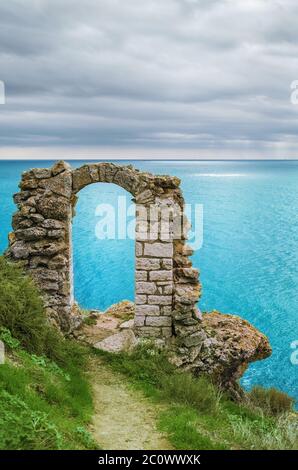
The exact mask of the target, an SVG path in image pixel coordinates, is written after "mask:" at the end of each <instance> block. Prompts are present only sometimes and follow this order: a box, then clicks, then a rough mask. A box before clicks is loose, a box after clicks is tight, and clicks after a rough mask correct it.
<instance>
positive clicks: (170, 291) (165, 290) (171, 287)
mask: <svg viewBox="0 0 298 470" xmlns="http://www.w3.org/2000/svg"><path fill="white" fill-rule="evenodd" d="M173 292H174V284H173V283H171V284H167V285H166V286H164V287H163V290H162V293H163V294H164V295H172V294H173Z"/></svg>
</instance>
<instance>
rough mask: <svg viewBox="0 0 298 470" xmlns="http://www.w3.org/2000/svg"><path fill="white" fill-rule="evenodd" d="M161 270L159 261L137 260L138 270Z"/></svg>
mask: <svg viewBox="0 0 298 470" xmlns="http://www.w3.org/2000/svg"><path fill="white" fill-rule="evenodd" d="M159 268H160V260H159V259H150V258H137V259H136V269H139V270H142V271H154V270H157V269H159Z"/></svg>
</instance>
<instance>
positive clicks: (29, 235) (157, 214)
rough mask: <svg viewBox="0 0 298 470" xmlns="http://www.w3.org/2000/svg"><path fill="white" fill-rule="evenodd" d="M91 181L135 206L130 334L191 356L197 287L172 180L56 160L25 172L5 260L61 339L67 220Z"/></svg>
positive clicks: (70, 315)
mask: <svg viewBox="0 0 298 470" xmlns="http://www.w3.org/2000/svg"><path fill="white" fill-rule="evenodd" d="M97 182H107V183H115V184H117V185H119V186H121V187H122V188H124V189H125V190H127V191H128V192H130V193H131V195H132V196H133V198H134V199H133V200H134V201H135V203H136V244H135V254H136V273H135V281H136V286H135V331H136V333H137V334H138V335H140V336H145V337H154V338H163V339H166V338H171V337H172V336H174V337H176V338H178V339H179V345H181V352H182V353H183V351H184V350H188V351H189V350H193V349H195V350H196V351H198V347H199V345H200V344H201V343H202V332H201V329H200V318H199V317H198V312H197V308H196V302H197V301H198V299H199V296H200V284H199V281H198V271H197V270H196V269H194V268H192V264H191V261H190V259H189V256H190V255H191V254H192V251H191V249H190V248H189V247H188V246H187V245H186V239H187V229H188V225H187V222H186V220H185V219H184V225H183V226H182V225H181V214H183V208H184V200H183V196H182V193H181V190H180V189H179V184H180V181H179V179H178V178H176V177H170V176H155V175H152V174H149V173H144V172H140V171H138V170H137V169H135V168H133V167H132V166H130V165H129V166H121V165H115V164H112V163H95V164H89V165H84V166H82V167H80V168H77V169H72V168H71V167H70V166H69V165H68V164H67V163H65V162H62V161H61V162H58V163H56V164H54V166H53V167H52V168H46V169H41V168H36V169H32V170H30V171H27V172H25V173H23V175H22V180H21V182H20V185H19V186H20V192H19V193H17V194H15V195H14V201H15V203H16V204H17V207H18V211H17V212H16V213H15V214H14V216H13V221H12V226H13V232H12V233H11V234H10V235H9V249H8V251H7V255H8V256H9V257H10V258H11V259H12V260H16V261H19V260H20V261H23V263H24V265H25V267H26V268H27V270H28V271H29V272H30V274H31V275H32V276H33V278H34V279H35V280H36V282H37V284H38V285H39V286H40V288H41V291H42V293H43V295H44V299H45V305H46V308H47V313H48V315H49V318H50V319H51V321H52V322H54V323H55V324H56V325H57V326H58V327H59V328H61V330H63V331H65V332H68V331H69V330H70V329H71V327H72V322H73V319H74V308H73V306H74V304H73V298H72V287H73V286H72V262H71V257H72V253H71V223H72V217H73V214H74V207H75V203H76V200H77V198H78V192H79V191H80V190H81V189H82V188H84V187H85V186H87V185H89V184H93V183H97ZM167 211H168V212H169V217H168V219H167V217H165V215H164V214H166V213H167ZM163 219H165V220H163ZM166 219H167V220H166ZM148 222H150V224H149V223H148ZM179 227H180V229H181V230H180V232H181V233H180V235H178V236H177V233H179ZM89 262H92V260H89ZM119 262H120V260H119Z"/></svg>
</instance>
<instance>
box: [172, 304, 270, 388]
mask: <svg viewBox="0 0 298 470" xmlns="http://www.w3.org/2000/svg"><path fill="white" fill-rule="evenodd" d="M196 334H197V335H199V336H200V339H201V341H200V344H199V346H195V345H194V346H193V347H192V348H189V349H183V348H181V347H179V345H177V343H175V345H174V348H173V347H172V356H171V360H172V362H173V363H174V364H176V365H177V367H180V368H182V369H183V370H189V371H191V372H193V373H194V374H195V375H200V374H202V373H204V374H208V375H210V376H211V377H212V379H213V380H214V381H215V382H217V383H218V384H219V385H220V386H221V388H222V389H224V390H228V391H229V392H231V393H232V394H233V395H234V396H235V397H237V396H239V395H241V394H242V390H241V388H240V387H239V385H238V381H239V379H240V378H241V377H242V375H243V374H244V372H245V370H246V369H247V367H248V365H249V363H251V362H255V361H259V360H262V359H266V358H267V357H269V356H270V355H271V352H272V349H271V346H270V343H269V340H268V338H267V337H266V336H265V335H264V334H263V333H261V332H260V331H259V330H257V329H256V328H255V327H253V326H252V325H251V324H250V323H249V322H248V321H246V320H243V319H242V318H240V317H238V316H235V315H227V314H222V313H220V312H218V311H213V312H211V313H205V314H204V315H203V316H202V323H201V325H200V330H199V331H198V332H197V333H196ZM177 346H178V347H177Z"/></svg>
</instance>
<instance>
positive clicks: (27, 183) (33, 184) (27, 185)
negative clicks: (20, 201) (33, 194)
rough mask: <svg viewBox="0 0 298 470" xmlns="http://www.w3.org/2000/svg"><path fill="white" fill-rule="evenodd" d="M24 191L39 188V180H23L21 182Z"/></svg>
mask: <svg viewBox="0 0 298 470" xmlns="http://www.w3.org/2000/svg"><path fill="white" fill-rule="evenodd" d="M20 188H21V189H22V191H25V190H30V189H36V188H38V182H37V181H36V180H35V179H30V180H22V181H21V183H20Z"/></svg>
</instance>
